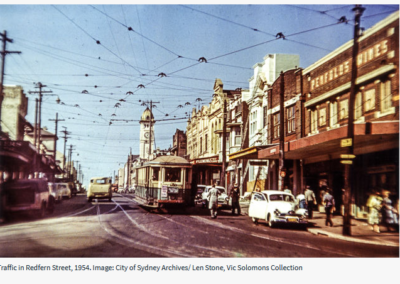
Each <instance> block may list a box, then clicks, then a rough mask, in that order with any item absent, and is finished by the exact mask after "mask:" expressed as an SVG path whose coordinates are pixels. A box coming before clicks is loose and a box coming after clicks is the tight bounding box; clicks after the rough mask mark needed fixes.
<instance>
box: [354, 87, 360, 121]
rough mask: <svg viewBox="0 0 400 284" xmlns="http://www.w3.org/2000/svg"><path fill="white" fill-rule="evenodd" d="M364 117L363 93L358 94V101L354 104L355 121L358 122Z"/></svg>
mask: <svg viewBox="0 0 400 284" xmlns="http://www.w3.org/2000/svg"><path fill="white" fill-rule="evenodd" d="M361 116H362V93H361V92H358V93H357V94H356V100H355V103H354V119H355V120H357V119H359V118H360V117H361Z"/></svg>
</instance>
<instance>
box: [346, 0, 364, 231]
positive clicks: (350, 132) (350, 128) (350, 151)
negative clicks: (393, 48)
mask: <svg viewBox="0 0 400 284" xmlns="http://www.w3.org/2000/svg"><path fill="white" fill-rule="evenodd" d="M352 10H353V11H354V13H355V16H354V40H353V54H352V63H351V85H350V98H349V118H348V124H347V138H348V139H349V140H348V141H349V142H350V146H349V147H347V155H348V156H347V157H353V158H354V102H355V97H356V93H357V91H358V87H357V86H356V79H357V55H358V39H359V37H360V22H361V16H362V14H363V12H364V10H365V8H364V7H361V5H355V7H354V8H353V9H352ZM341 162H342V163H344V164H345V169H344V175H345V176H344V189H345V192H344V198H343V203H344V214H343V235H344V236H351V218H350V217H351V216H350V211H351V199H352V198H351V196H352V192H351V191H352V186H353V181H354V178H353V166H352V163H353V161H352V160H342V161H341Z"/></svg>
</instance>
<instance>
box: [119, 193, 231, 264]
mask: <svg viewBox="0 0 400 284" xmlns="http://www.w3.org/2000/svg"><path fill="white" fill-rule="evenodd" d="M113 201H114V202H115V204H117V206H119V207H120V209H121V211H122V212H123V213H124V214H125V216H126V217H127V218H128V219H129V220H130V222H131V223H132V224H133V225H134V226H135V227H136V228H138V229H139V230H140V231H143V232H145V233H146V234H148V235H150V236H152V237H155V238H161V239H162V240H163V241H166V242H167V243H168V244H170V243H171V242H173V243H175V244H176V246H175V250H174V252H175V253H176V252H177V251H178V250H182V249H185V250H186V249H187V248H188V247H193V248H195V249H196V250H200V254H199V253H198V252H194V251H193V250H190V251H188V252H184V253H183V255H181V256H184V257H205V256H207V257H210V256H218V257H233V256H234V254H233V253H232V252H231V251H227V250H221V249H213V248H210V247H205V246H201V245H196V244H193V243H187V242H186V243H183V242H182V240H181V239H179V240H177V239H174V238H171V236H166V235H163V234H162V233H161V232H160V231H153V230H150V229H149V228H147V226H146V225H143V224H140V223H139V222H138V221H136V220H135V219H134V218H132V217H131V216H130V215H129V214H128V212H127V211H126V210H124V208H123V207H122V206H121V205H120V204H118V203H117V202H116V201H115V200H114V199H113ZM155 216H157V217H160V216H161V215H160V214H155ZM166 220H168V218H166ZM168 221H171V220H168ZM176 224H178V225H181V226H182V224H181V223H179V222H176ZM202 233H204V231H203V232H202ZM206 251H208V252H209V253H211V254H212V255H209V254H205V252H206Z"/></svg>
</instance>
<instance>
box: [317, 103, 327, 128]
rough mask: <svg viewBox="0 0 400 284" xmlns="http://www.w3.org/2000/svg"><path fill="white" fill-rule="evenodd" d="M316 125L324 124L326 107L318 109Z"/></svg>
mask: <svg viewBox="0 0 400 284" xmlns="http://www.w3.org/2000/svg"><path fill="white" fill-rule="evenodd" d="M318 114H319V117H318V125H319V126H325V125H326V108H325V107H324V108H320V109H319V110H318Z"/></svg>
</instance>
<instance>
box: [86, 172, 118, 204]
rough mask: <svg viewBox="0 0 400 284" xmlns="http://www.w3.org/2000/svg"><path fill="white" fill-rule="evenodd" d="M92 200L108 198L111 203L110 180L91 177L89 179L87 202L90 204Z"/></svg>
mask: <svg viewBox="0 0 400 284" xmlns="http://www.w3.org/2000/svg"><path fill="white" fill-rule="evenodd" d="M93 198H108V200H109V201H111V198H112V190H111V179H110V178H108V177H93V178H91V179H90V184H89V190H88V191H87V200H88V202H91V201H92V199H93Z"/></svg>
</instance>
